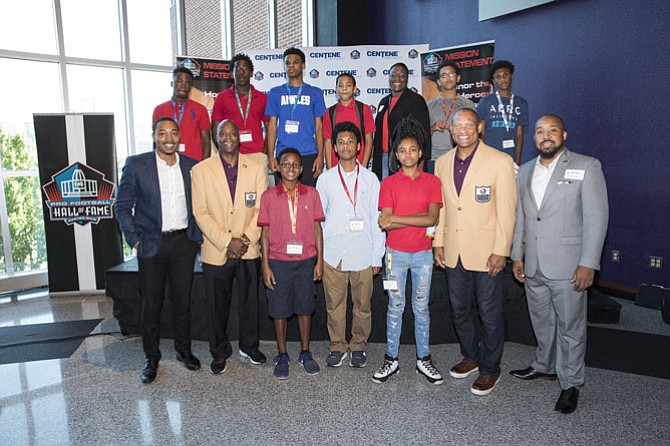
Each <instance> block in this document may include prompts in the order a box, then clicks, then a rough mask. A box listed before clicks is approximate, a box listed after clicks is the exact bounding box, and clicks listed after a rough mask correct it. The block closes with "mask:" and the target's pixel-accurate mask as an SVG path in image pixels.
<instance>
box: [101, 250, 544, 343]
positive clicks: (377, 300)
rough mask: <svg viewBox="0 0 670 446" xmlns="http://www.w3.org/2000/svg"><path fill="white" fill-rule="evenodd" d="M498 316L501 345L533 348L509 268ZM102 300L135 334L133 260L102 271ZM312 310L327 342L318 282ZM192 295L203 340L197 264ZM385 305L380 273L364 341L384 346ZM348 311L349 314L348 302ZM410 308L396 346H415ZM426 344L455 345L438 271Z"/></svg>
mask: <svg viewBox="0 0 670 446" xmlns="http://www.w3.org/2000/svg"><path fill="white" fill-rule="evenodd" d="M504 274H505V277H504V285H503V312H504V316H505V341H511V342H518V343H521V344H526V345H535V336H534V334H533V329H532V327H531V323H530V318H529V316H528V308H527V306H526V297H525V294H524V291H523V286H521V285H520V284H518V283H516V282H515V281H514V278H513V276H512V272H511V265H508V266H507V268H506V269H505V271H504ZM105 279H106V291H107V296H109V297H111V298H112V299H113V301H114V316H115V317H116V319H117V320H118V321H119V326H120V327H121V331H122V332H123V333H124V334H136V333H140V321H141V319H140V315H141V302H140V298H139V295H138V272H137V261H136V259H132V260H128V261H127V262H124V263H121V264H119V265H117V266H115V267H113V268H110V269H108V270H107V271H106V272H105ZM316 289H317V298H316V311H315V313H314V316H313V319H312V340H315V341H321V340H328V329H327V327H326V318H327V317H326V304H325V300H324V295H323V286H322V284H321V283H318V284H317V287H316ZM191 294H192V297H193V303H192V307H191V308H192V310H191V312H192V315H191V332H192V336H193V339H198V340H205V341H206V340H207V329H206V323H207V322H206V311H207V310H206V305H205V289H204V280H203V276H202V268H201V267H200V265H196V267H195V276H194V279H193V287H192V290H191ZM386 305H387V298H386V295H385V293H384V291H383V289H382V281H381V275H378V276H377V277H375V280H374V292H373V295H372V333H371V335H370V339H369V342H380V343H384V342H386ZM348 312H349V313H351V304H350V305H349V309H348ZM161 317H162V322H161V326H162V331H161V336H162V337H164V338H171V337H172V307H171V305H170V303H169V290H168V289H166V301H165V305H164V306H163V313H162V316H161ZM413 319H414V318H413V315H412V310H411V305H407V306H406V310H405V315H404V318H403V326H402V334H401V342H402V343H403V344H413V343H414V321H413ZM259 320H260V336H261V339H263V340H274V339H275V335H274V327H273V324H272V319H270V317H269V316H268V310H267V300H266V298H265V289H264V287H262V286H261V292H260V302H259ZM237 333H238V324H237V302H236V299H235V298H234V299H233V303H232V307H231V312H230V320H229V323H228V334H229V336H230V338H231V339H233V340H235V339H237V337H238V336H237ZM298 339H299V338H298V324H297V320H296V318H292V319H290V320H289V324H288V340H289V341H297V340H298ZM430 342H431V344H444V343H455V342H458V339H457V338H456V334H455V332H454V327H453V325H452V323H451V314H450V305H449V299H448V295H447V281H446V273H445V271H444V270H442V269H438V268H435V269H434V270H433V280H432V284H431V291H430Z"/></svg>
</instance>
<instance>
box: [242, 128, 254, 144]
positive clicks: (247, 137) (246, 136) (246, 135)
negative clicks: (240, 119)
mask: <svg viewBox="0 0 670 446" xmlns="http://www.w3.org/2000/svg"><path fill="white" fill-rule="evenodd" d="M251 141H253V138H252V136H251V130H242V131H241V132H240V142H251Z"/></svg>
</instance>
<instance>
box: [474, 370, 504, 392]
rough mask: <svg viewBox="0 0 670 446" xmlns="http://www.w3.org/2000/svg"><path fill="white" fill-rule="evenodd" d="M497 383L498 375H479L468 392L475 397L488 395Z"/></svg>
mask: <svg viewBox="0 0 670 446" xmlns="http://www.w3.org/2000/svg"><path fill="white" fill-rule="evenodd" d="M498 381H500V373H494V374H490V375H485V374H480V375H479V377H478V378H477V379H476V380H475V382H474V383H473V384H472V388H471V389H470V391H471V392H472V393H474V394H475V395H488V394H489V393H491V392H492V391H493V389H494V388H495V387H496V384H498Z"/></svg>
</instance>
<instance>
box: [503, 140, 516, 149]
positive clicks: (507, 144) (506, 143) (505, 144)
mask: <svg viewBox="0 0 670 446" xmlns="http://www.w3.org/2000/svg"><path fill="white" fill-rule="evenodd" d="M513 147H514V140H513V139H503V149H511V148H513Z"/></svg>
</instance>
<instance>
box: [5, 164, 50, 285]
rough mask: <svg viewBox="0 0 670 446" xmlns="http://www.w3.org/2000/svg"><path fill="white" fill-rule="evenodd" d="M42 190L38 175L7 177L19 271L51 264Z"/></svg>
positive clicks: (16, 267)
mask: <svg viewBox="0 0 670 446" xmlns="http://www.w3.org/2000/svg"><path fill="white" fill-rule="evenodd" d="M3 161H4V157H3ZM3 164H4V162H3ZM41 193H42V188H41V187H40V179H39V178H38V177H37V176H16V177H5V199H6V200H7V215H11V217H12V218H10V219H9V235H10V237H11V240H12V258H13V259H14V271H15V272H20V271H31V270H38V269H46V267H47V251H46V239H45V236H44V222H43V219H42V196H41Z"/></svg>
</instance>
